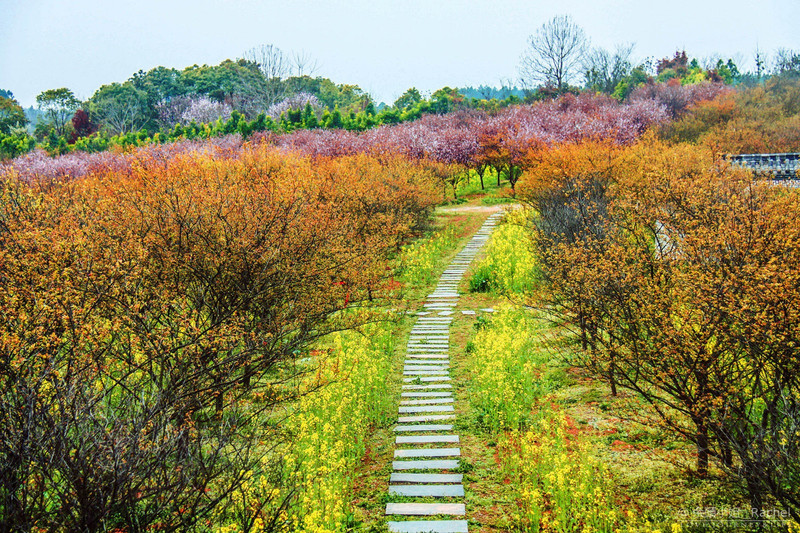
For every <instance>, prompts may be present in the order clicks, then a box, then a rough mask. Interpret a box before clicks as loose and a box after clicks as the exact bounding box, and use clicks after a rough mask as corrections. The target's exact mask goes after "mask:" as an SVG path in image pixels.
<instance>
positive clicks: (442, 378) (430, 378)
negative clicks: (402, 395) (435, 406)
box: [403, 376, 450, 383]
mask: <svg viewBox="0 0 800 533" xmlns="http://www.w3.org/2000/svg"><path fill="white" fill-rule="evenodd" d="M417 380H420V381H422V382H425V381H450V376H417V377H413V378H403V382H405V383H411V382H412V381H417Z"/></svg>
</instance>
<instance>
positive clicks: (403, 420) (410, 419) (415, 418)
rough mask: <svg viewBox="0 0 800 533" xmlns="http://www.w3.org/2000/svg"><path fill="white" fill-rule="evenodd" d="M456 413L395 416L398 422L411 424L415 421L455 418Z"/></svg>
mask: <svg viewBox="0 0 800 533" xmlns="http://www.w3.org/2000/svg"><path fill="white" fill-rule="evenodd" d="M455 418H456V415H415V416H400V417H397V422H398V423H400V424H413V423H415V422H441V421H442V420H455Z"/></svg>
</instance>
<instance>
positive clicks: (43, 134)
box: [0, 17, 800, 159]
mask: <svg viewBox="0 0 800 533" xmlns="http://www.w3.org/2000/svg"><path fill="white" fill-rule="evenodd" d="M632 53H633V45H619V46H617V47H616V48H615V49H614V50H613V51H610V50H606V49H603V48H591V47H590V45H589V40H588V38H587V37H586V36H585V34H584V33H583V30H582V29H581V28H579V27H578V26H577V25H575V24H574V23H573V22H572V21H571V19H569V17H556V18H555V19H553V20H551V21H550V22H548V23H547V24H545V25H543V26H542V27H541V28H540V29H539V30H538V32H537V33H535V34H533V35H531V37H530V39H529V47H528V49H527V50H526V51H525V53H524V54H523V56H522V60H521V63H520V80H519V81H520V84H521V86H522V87H523V88H522V89H520V88H517V87H512V86H510V85H511V84H510V83H505V82H504V83H503V86H502V87H500V88H499V89H498V88H494V87H487V86H479V87H477V88H474V87H466V88H463V89H453V88H451V87H443V88H442V89H439V90H437V91H435V92H433V93H432V94H431V95H430V96H425V95H423V94H422V93H421V92H420V91H419V90H417V89H416V88H414V87H412V88H410V89H408V90H407V91H405V93H403V94H402V95H401V96H400V97H399V98H398V99H397V100H396V101H395V102H394V103H393V104H392V105H385V104H381V105H379V106H376V103H375V102H374V100H373V99H372V97H371V96H370V95H369V94H368V93H366V92H365V91H363V90H362V89H361V88H360V87H359V86H358V85H353V84H336V83H334V82H333V81H331V80H330V79H328V78H325V77H321V76H314V73H315V71H316V70H317V65H316V63H315V62H314V61H313V60H312V59H311V58H310V57H309V56H308V55H307V54H305V53H302V54H293V55H289V54H285V53H283V52H282V51H281V50H280V49H278V48H277V47H274V46H272V45H264V46H261V47H258V48H254V49H252V50H249V51H248V52H246V53H245V54H244V57H242V58H240V59H237V60H225V61H223V62H222V63H220V64H219V65H216V66H209V65H203V66H198V65H193V66H190V67H187V68H185V69H183V70H178V69H174V68H166V67H161V66H159V67H156V68H153V69H151V70H149V71H146V72H145V71H139V72H137V73H135V74H134V75H133V76H131V77H130V78H129V79H128V80H127V81H124V82H122V83H117V82H115V83H111V84H108V85H103V86H102V87H100V88H99V89H98V90H97V91H95V93H94V94H93V95H92V96H91V97H90V98H89V99H87V100H86V101H81V100H79V99H78V98H77V97H76V96H75V95H74V93H73V92H72V91H71V90H70V89H68V88H63V87H62V88H58V89H49V90H46V91H43V92H42V93H40V94H39V95H38V96H37V97H36V108H35V109H31V110H28V112H27V113H26V111H25V110H23V108H22V107H21V106H20V105H19V103H18V102H17V101H16V100H15V99H14V96H13V94H12V93H11V92H10V91H7V90H0V159H9V158H13V157H16V156H18V155H20V154H23V153H26V152H28V151H30V150H32V149H33V148H34V147H36V146H40V147H42V148H43V149H45V150H46V151H47V152H48V153H50V154H53V155H55V154H64V153H67V152H71V151H74V150H80V151H88V152H97V151H103V150H107V149H109V148H111V147H113V146H117V147H120V148H122V149H125V148H126V147H128V146H131V145H136V146H138V145H141V144H143V143H148V142H158V143H162V142H169V141H172V140H177V139H196V138H208V137H213V136H218V135H226V134H230V133H239V134H241V135H242V136H243V137H245V138H246V137H248V136H249V135H251V134H252V133H254V132H259V131H266V132H274V133H287V132H292V131H295V130H298V129H317V128H324V129H345V130H348V131H364V130H367V129H370V128H373V127H375V126H380V125H384V124H398V123H402V122H408V121H413V120H416V119H418V118H420V117H421V116H422V115H424V114H444V113H449V112H452V111H456V110H463V109H470V108H471V109H480V110H483V111H486V112H489V113H496V112H498V111H499V110H500V109H502V108H504V107H508V106H509V105H514V104H519V103H521V102H533V101H539V100H544V99H549V98H552V97H555V96H558V95H560V94H564V93H567V92H570V93H574V94H578V93H579V92H582V91H588V92H597V93H604V94H608V95H611V96H613V97H614V98H616V99H617V100H619V101H626V100H627V99H628V98H629V97H630V96H631V94H632V93H633V92H634V91H635V90H636V89H637V88H639V87H642V86H650V87H656V86H659V85H662V84H663V85H669V84H671V85H673V86H674V85H676V84H677V85H694V84H699V83H701V82H705V81H710V82H719V83H724V84H728V85H744V86H752V85H756V84H759V83H763V82H765V80H767V79H768V78H771V77H779V78H783V79H785V78H794V77H800V53H799V52H794V51H791V50H785V49H781V50H778V51H777V52H776V53H775V54H774V57H773V58H771V59H770V58H767V57H765V56H763V55H762V54H761V53H760V52H757V54H756V69H755V71H754V72H742V71H741V70H740V68H739V67H738V66H737V65H736V63H735V62H734V61H733V60H732V59H727V60H725V61H723V60H722V59H716V60H706V61H703V62H702V64H701V61H700V60H698V59H697V58H690V57H689V56H688V55H687V54H686V52H685V51H678V52H676V53H675V55H674V56H672V57H665V58H662V59H661V60H659V61H654V60H652V59H650V60H646V61H644V62H641V63H640V64H637V65H634V63H633V61H632V59H631V58H632ZM578 80H580V84H579V85H578V84H576V83H578ZM656 92H658V91H656ZM661 92H663V90H662V91H661ZM32 111H33V113H32ZM31 118H34V121H31V120H30V119H31ZM31 122H33V123H31Z"/></svg>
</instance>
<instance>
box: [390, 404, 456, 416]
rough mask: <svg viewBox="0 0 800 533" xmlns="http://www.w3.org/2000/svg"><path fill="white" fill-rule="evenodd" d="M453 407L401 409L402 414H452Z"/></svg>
mask: <svg viewBox="0 0 800 533" xmlns="http://www.w3.org/2000/svg"><path fill="white" fill-rule="evenodd" d="M453 410H454V409H453V406H452V405H404V406H401V407H400V413H402V414H406V413H452V412H453Z"/></svg>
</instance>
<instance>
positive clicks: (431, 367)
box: [403, 363, 450, 372]
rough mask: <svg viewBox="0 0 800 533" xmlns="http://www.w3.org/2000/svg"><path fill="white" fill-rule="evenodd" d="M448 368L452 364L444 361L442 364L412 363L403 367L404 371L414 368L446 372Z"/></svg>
mask: <svg viewBox="0 0 800 533" xmlns="http://www.w3.org/2000/svg"><path fill="white" fill-rule="evenodd" d="M448 368H450V365H448V364H447V363H443V364H441V365H413V364H412V365H406V366H404V367H403V371H404V372H411V371H414V370H441V371H443V372H444V371H446V370H447V369H448Z"/></svg>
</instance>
